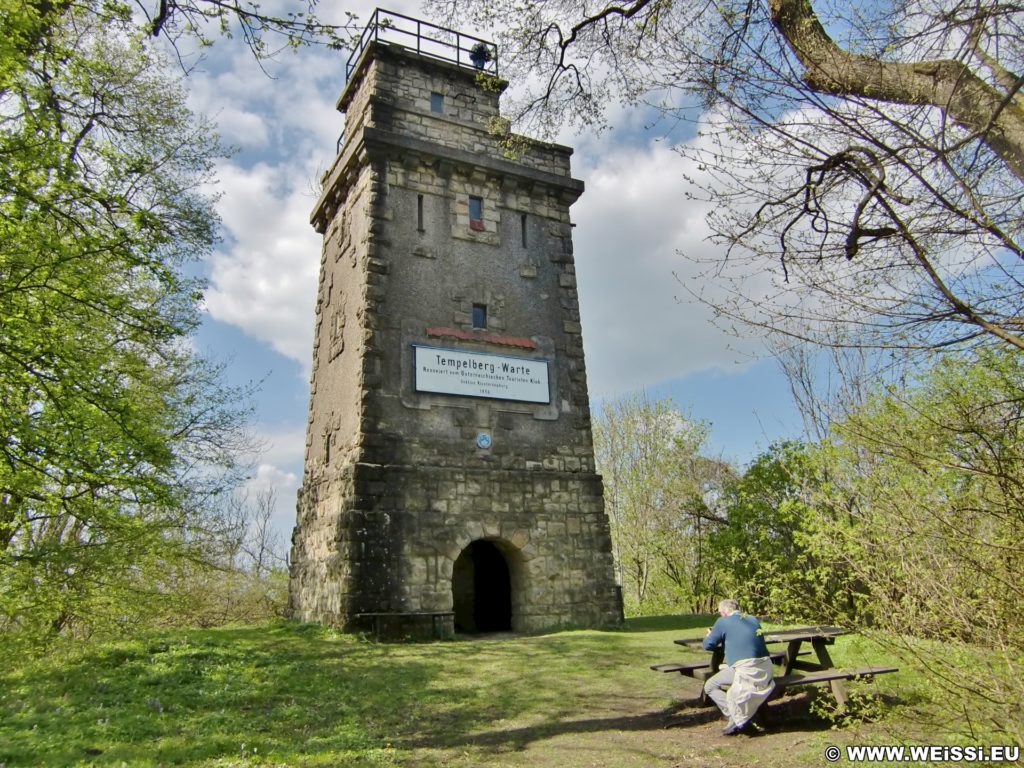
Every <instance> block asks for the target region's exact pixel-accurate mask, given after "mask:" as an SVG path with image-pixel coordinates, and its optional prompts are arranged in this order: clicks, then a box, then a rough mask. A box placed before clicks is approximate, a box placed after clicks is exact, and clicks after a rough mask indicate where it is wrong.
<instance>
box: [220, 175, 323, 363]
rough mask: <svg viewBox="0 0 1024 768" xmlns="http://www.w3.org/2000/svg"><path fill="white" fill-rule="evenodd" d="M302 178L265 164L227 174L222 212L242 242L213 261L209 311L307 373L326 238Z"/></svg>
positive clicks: (223, 179)
mask: <svg viewBox="0 0 1024 768" xmlns="http://www.w3.org/2000/svg"><path fill="white" fill-rule="evenodd" d="M296 175H297V174H296V173H295V172H294V171H292V170H291V169H287V168H282V167H280V166H277V167H275V166H269V165H263V164H260V165H257V166H255V167H253V168H250V169H245V168H241V167H239V166H236V165H230V164H228V165H225V166H224V167H222V168H221V169H220V171H219V173H218V178H219V179H220V188H221V190H222V191H223V193H224V195H223V198H222V199H221V201H220V203H219V205H218V210H219V212H220V214H221V217H222V218H223V220H224V225H225V227H226V228H227V231H228V232H229V233H230V235H231V237H232V239H233V240H234V241H235V243H234V245H233V246H232V247H231V248H230V249H229V250H226V251H225V250H219V251H217V252H216V253H215V254H214V255H213V257H212V258H211V262H210V288H209V290H208V291H207V293H206V308H207V310H208V311H209V313H210V315H211V316H212V317H213V318H215V319H217V320H220V321H221V322H225V323H230V324H231V325H235V326H237V327H239V328H241V329H242V330H244V331H245V332H246V333H248V334H249V335H251V336H253V337H255V338H257V339H259V340H261V341H264V342H267V343H268V344H269V345H270V346H271V347H273V349H275V350H276V351H277V352H280V353H281V354H282V355H285V356H286V357H289V358H291V359H293V360H296V361H298V362H299V363H301V364H302V365H303V366H305V367H306V369H307V371H308V367H309V365H310V357H311V350H312V338H313V332H312V328H313V307H314V304H315V298H316V297H315V293H316V281H317V273H318V271H319V268H320V237H319V235H317V234H316V232H315V231H314V230H313V229H312V227H311V226H310V225H309V212H310V209H311V208H312V206H313V203H314V201H313V199H312V195H311V193H308V192H305V191H303V189H302V188H301V187H300V186H299V185H300V184H303V183H305V180H304V179H302V180H300V179H297V178H296ZM298 175H301V174H298Z"/></svg>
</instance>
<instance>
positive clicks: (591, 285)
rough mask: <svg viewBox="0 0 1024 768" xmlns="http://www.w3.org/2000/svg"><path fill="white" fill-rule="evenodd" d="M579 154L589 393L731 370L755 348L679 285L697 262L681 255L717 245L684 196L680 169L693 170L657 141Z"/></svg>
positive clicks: (577, 214)
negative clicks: (725, 328) (722, 325)
mask: <svg viewBox="0 0 1024 768" xmlns="http://www.w3.org/2000/svg"><path fill="white" fill-rule="evenodd" d="M576 159H577V164H576V167H575V168H574V172H575V175H577V176H580V177H582V178H583V179H584V181H585V182H586V185H587V189H586V191H585V192H584V194H583V196H582V197H581V198H580V200H579V202H577V203H576V205H575V206H574V207H573V218H574V220H575V222H576V224H577V227H576V229H575V232H574V241H575V246H576V248H575V251H576V264H577V273H578V280H579V290H580V303H581V312H582V315H583V329H584V342H585V345H586V353H587V370H588V379H589V384H590V390H591V394H592V395H593V396H595V397H602V396H607V395H613V394H617V393H621V392H626V391H631V390H635V389H639V388H641V387H646V386H652V385H654V384H657V383H659V382H663V381H666V380H669V379H677V378H681V377H683V376H686V375H687V374H690V373H694V372H697V371H701V370H707V369H712V368H718V369H722V370H736V369H737V365H738V360H740V359H741V358H744V357H747V356H748V355H749V353H750V352H751V351H752V350H753V349H754V348H755V347H754V345H753V344H742V343H740V342H738V341H737V340H736V339H734V338H732V337H731V336H727V335H726V334H725V333H724V332H723V331H721V330H720V329H718V328H716V327H715V326H713V325H712V324H711V322H710V321H711V317H712V313H711V310H710V309H709V308H708V307H707V306H705V305H703V304H698V303H693V302H692V301H691V300H690V298H689V294H688V293H687V292H686V290H685V288H684V285H685V284H687V283H690V284H692V283H693V282H694V281H696V280H698V273H699V270H700V268H699V267H698V266H696V265H694V264H693V263H691V262H690V261H688V260H687V259H684V258H683V257H682V256H680V255H679V252H680V251H685V252H686V253H687V254H688V255H692V256H704V257H710V256H712V255H713V254H714V253H715V251H716V249H717V246H714V245H712V244H710V243H708V242H707V239H706V238H707V236H708V234H709V230H708V228H707V224H706V223H705V221H704V216H705V214H706V212H707V205H706V204H705V203H701V202H697V201H694V200H688V199H687V198H686V192H687V190H688V189H690V184H689V182H688V181H687V180H686V176H687V175H691V176H692V175H694V174H696V173H698V172H699V171H698V170H697V169H696V168H694V167H693V165H692V163H690V162H689V161H687V160H684V159H683V158H682V157H680V156H679V155H678V154H677V153H676V152H674V151H673V150H672V149H671V148H670V147H668V146H665V145H664V144H660V143H649V144H647V145H646V146H643V145H641V146H634V147H623V148H618V149H613V150H611V151H609V152H605V153H604V154H600V155H598V154H589V153H588V154H585V155H583V156H582V157H580V156H577V157H576ZM677 277H678V279H677ZM737 347H739V349H737ZM745 362H749V361H745Z"/></svg>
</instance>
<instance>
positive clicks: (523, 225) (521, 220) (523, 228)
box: [519, 213, 526, 248]
mask: <svg viewBox="0 0 1024 768" xmlns="http://www.w3.org/2000/svg"><path fill="white" fill-rule="evenodd" d="M519 235H520V238H521V239H522V243H523V248H525V247H526V214H525V213H524V214H521V215H520V216H519Z"/></svg>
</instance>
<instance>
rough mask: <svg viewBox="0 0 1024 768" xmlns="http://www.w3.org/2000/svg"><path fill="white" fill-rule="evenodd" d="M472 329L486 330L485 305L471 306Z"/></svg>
mask: <svg viewBox="0 0 1024 768" xmlns="http://www.w3.org/2000/svg"><path fill="white" fill-rule="evenodd" d="M473 327H474V328H486V327H487V305H486V304H474V305H473Z"/></svg>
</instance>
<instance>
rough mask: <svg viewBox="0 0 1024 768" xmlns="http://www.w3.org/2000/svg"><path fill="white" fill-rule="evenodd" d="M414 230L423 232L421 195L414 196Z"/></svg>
mask: <svg viewBox="0 0 1024 768" xmlns="http://www.w3.org/2000/svg"><path fill="white" fill-rule="evenodd" d="M416 229H418V230H419V231H420V232H423V231H424V227H423V195H416Z"/></svg>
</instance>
